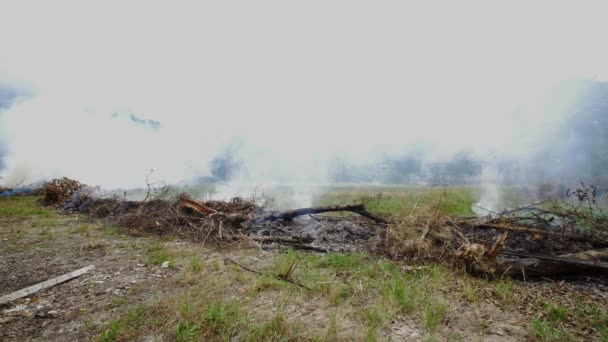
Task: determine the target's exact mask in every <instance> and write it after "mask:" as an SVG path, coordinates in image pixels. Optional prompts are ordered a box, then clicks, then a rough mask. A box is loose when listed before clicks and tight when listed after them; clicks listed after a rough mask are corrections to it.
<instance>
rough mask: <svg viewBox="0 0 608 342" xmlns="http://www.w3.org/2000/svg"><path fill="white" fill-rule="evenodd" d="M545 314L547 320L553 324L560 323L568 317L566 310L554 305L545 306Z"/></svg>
mask: <svg viewBox="0 0 608 342" xmlns="http://www.w3.org/2000/svg"><path fill="white" fill-rule="evenodd" d="M545 312H546V316H547V318H548V319H549V320H550V321H551V322H554V323H562V322H564V321H565V320H566V318H567V317H568V309H566V308H565V307H563V306H560V305H556V304H550V303H549V304H546V307H545Z"/></svg>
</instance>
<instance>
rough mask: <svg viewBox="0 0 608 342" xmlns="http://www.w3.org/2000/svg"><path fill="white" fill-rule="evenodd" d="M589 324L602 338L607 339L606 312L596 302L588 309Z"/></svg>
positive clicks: (607, 322)
mask: <svg viewBox="0 0 608 342" xmlns="http://www.w3.org/2000/svg"><path fill="white" fill-rule="evenodd" d="M588 317H589V318H590V320H591V325H592V326H593V327H594V328H595V329H596V330H597V331H598V333H599V334H600V336H602V338H603V339H604V340H608V312H606V310H604V309H603V308H601V307H600V306H599V305H597V304H593V305H592V306H591V309H590V310H589V316H588Z"/></svg>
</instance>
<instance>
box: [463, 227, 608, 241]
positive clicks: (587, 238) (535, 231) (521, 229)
mask: <svg viewBox="0 0 608 342" xmlns="http://www.w3.org/2000/svg"><path fill="white" fill-rule="evenodd" d="M456 225H457V226H458V227H460V228H462V229H476V228H479V229H497V230H509V231H513V232H521V233H529V234H534V235H540V236H543V235H546V236H555V237H561V238H566V239H570V240H573V241H582V242H589V243H592V244H594V245H596V246H608V241H606V240H603V239H598V238H595V237H593V236H589V235H577V234H568V233H560V232H552V231H548V230H546V229H534V228H524V227H515V226H510V225H505V224H492V223H464V222H460V223H457V224H456Z"/></svg>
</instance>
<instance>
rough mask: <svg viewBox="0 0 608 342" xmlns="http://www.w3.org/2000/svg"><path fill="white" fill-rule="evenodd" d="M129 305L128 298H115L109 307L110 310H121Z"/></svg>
mask: <svg viewBox="0 0 608 342" xmlns="http://www.w3.org/2000/svg"><path fill="white" fill-rule="evenodd" d="M128 303H129V299H128V298H127V297H114V298H112V302H110V304H109V305H108V306H109V307H110V309H113V308H119V307H122V306H124V305H127V304H128Z"/></svg>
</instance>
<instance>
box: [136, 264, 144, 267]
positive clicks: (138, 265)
mask: <svg viewBox="0 0 608 342" xmlns="http://www.w3.org/2000/svg"><path fill="white" fill-rule="evenodd" d="M145 266H146V265H144V264H137V267H145Z"/></svg>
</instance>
